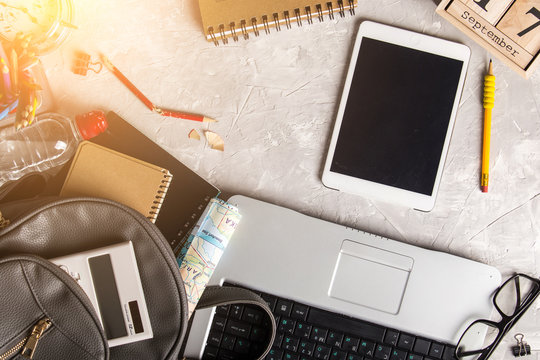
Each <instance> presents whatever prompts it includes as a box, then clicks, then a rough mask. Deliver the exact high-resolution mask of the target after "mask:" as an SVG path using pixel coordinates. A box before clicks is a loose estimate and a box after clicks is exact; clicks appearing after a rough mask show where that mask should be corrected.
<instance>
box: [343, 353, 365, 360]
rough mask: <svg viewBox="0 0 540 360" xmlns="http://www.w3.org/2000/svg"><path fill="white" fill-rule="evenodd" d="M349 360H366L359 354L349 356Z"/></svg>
mask: <svg viewBox="0 0 540 360" xmlns="http://www.w3.org/2000/svg"><path fill="white" fill-rule="evenodd" d="M347 360H364V358H363V357H362V356H360V355H357V354H351V353H349V354H347Z"/></svg>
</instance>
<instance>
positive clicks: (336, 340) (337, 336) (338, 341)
mask: <svg viewBox="0 0 540 360" xmlns="http://www.w3.org/2000/svg"><path fill="white" fill-rule="evenodd" d="M343 336H344V335H343V334H341V333H337V332H334V331H330V332H329V333H328V336H327V338H326V343H327V344H328V345H330V346H334V347H338V348H341V346H342V344H343Z"/></svg>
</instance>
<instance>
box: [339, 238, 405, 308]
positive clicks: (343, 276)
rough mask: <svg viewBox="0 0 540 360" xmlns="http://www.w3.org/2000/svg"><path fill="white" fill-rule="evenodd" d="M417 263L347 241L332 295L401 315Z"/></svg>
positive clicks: (344, 243)
mask: <svg viewBox="0 0 540 360" xmlns="http://www.w3.org/2000/svg"><path fill="white" fill-rule="evenodd" d="M413 263H414V261H413V259H412V258H410V257H408V256H404V255H400V254H396V253H393V252H390V251H386V250H382V249H378V248H375V247H372V246H368V245H364V244H360V243H357V242H354V241H350V240H345V241H343V244H342V245H341V250H340V252H339V256H338V259H337V263H336V267H335V270H334V276H333V277H332V282H331V283H330V291H329V295H330V296H331V297H333V298H336V299H340V300H344V301H347V302H351V303H354V304H358V305H362V306H366V307H369V308H372V309H376V310H380V311H384V312H387V313H390V314H397V313H398V312H399V308H400V306H401V300H402V299H403V294H404V293H405V287H406V286H407V280H408V278H409V274H410V272H411V270H412V267H413Z"/></svg>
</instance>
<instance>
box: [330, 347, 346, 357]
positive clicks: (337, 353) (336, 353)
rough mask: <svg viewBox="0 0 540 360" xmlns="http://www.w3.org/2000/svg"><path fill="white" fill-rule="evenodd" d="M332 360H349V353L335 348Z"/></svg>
mask: <svg viewBox="0 0 540 360" xmlns="http://www.w3.org/2000/svg"><path fill="white" fill-rule="evenodd" d="M330 360H347V353H346V352H345V351H341V350H338V349H336V348H333V349H332V351H331V352H330Z"/></svg>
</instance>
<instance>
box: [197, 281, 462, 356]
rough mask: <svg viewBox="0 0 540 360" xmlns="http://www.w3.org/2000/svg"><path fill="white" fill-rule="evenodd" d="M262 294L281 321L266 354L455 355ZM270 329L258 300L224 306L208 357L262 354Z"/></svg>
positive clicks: (400, 334)
mask: <svg viewBox="0 0 540 360" xmlns="http://www.w3.org/2000/svg"><path fill="white" fill-rule="evenodd" d="M227 285H231V284H227ZM259 295H261V297H262V298H263V299H264V300H265V301H266V302H267V303H268V305H269V306H270V309H272V312H273V313H274V317H275V320H276V325H277V334H276V338H275V341H274V344H273V346H272V350H271V351H270V353H269V354H268V355H267V356H266V360H315V359H322V360H371V359H374V360H456V358H455V357H454V350H455V347H454V346H452V345H448V344H443V343H441V342H437V341H432V340H430V339H426V338H422V337H417V336H414V335H412V334H408V333H403V332H400V331H397V330H394V329H390V328H386V327H383V326H380V325H376V324H373V323H370V322H366V321H362V320H358V319H354V318H351V317H348V316H344V315H339V314H336V313H332V312H329V311H326V310H322V309H318V308H316V307H313V306H308V305H305V304H301V303H298V302H295V301H292V300H288V299H284V298H280V297H276V296H273V295H270V294H266V293H259ZM269 329H270V327H269V324H268V320H267V318H266V316H265V313H264V312H263V311H262V310H260V309H259V308H257V307H256V306H252V305H242V304H235V305H228V306H219V307H217V308H216V313H215V316H214V320H213V322H212V326H211V330H210V334H209V336H208V339H207V343H206V347H205V349H204V355H203V359H223V360H235V359H250V360H253V359H257V358H258V357H259V356H260V354H262V351H264V347H265V344H266V342H267V340H268V337H269V331H270V330H269Z"/></svg>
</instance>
